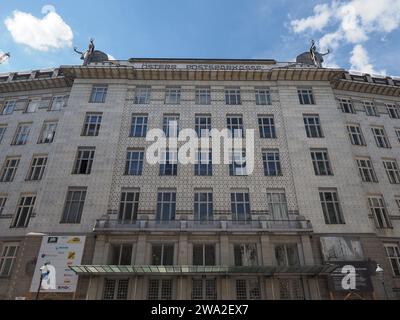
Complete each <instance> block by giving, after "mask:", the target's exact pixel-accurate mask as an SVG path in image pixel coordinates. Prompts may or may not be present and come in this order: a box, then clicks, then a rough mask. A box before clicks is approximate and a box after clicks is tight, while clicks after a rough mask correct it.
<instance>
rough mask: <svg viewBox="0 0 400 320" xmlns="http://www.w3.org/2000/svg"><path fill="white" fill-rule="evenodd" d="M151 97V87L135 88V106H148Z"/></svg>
mask: <svg viewBox="0 0 400 320" xmlns="http://www.w3.org/2000/svg"><path fill="white" fill-rule="evenodd" d="M150 96H151V87H136V90H135V102H134V103H135V104H149V103H150Z"/></svg>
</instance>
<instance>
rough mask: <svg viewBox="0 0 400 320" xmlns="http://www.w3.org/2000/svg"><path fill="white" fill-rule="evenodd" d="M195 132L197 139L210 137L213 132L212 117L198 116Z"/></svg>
mask: <svg viewBox="0 0 400 320" xmlns="http://www.w3.org/2000/svg"><path fill="white" fill-rule="evenodd" d="M195 121H196V123H195V130H196V134H197V137H199V138H201V137H209V136H210V131H211V116H210V115H196V118H195Z"/></svg>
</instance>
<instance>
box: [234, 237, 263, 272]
mask: <svg viewBox="0 0 400 320" xmlns="http://www.w3.org/2000/svg"><path fill="white" fill-rule="evenodd" d="M233 252H234V258H235V266H236V267H252V266H257V265H258V259H257V246H256V244H254V243H251V244H236V245H234V246H233Z"/></svg>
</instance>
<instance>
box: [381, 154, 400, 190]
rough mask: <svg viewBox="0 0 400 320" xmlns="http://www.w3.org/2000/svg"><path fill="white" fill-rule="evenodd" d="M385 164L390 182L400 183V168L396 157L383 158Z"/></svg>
mask: <svg viewBox="0 0 400 320" xmlns="http://www.w3.org/2000/svg"><path fill="white" fill-rule="evenodd" d="M383 166H384V168H385V170H386V174H387V176H388V178H389V182H390V183H392V184H400V170H399V166H398V165H397V161H396V159H392V160H383Z"/></svg>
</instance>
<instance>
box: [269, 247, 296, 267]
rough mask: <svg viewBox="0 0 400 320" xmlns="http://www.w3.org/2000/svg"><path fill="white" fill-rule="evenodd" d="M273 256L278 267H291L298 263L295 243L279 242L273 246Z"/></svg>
mask: <svg viewBox="0 0 400 320" xmlns="http://www.w3.org/2000/svg"><path fill="white" fill-rule="evenodd" d="M275 258H276V262H277V264H278V266H280V267H293V266H299V265H300V259H299V250H298V247H297V244H296V243H294V244H279V245H276V246H275Z"/></svg>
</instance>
